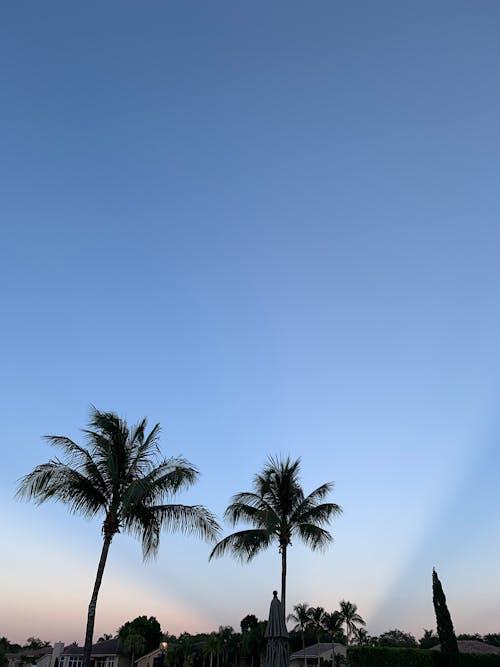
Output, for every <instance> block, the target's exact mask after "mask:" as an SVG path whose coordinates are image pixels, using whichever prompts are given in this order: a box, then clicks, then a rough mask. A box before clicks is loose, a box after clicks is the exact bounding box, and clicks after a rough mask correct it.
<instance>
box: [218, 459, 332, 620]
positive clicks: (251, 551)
mask: <svg viewBox="0 0 500 667" xmlns="http://www.w3.org/2000/svg"><path fill="white" fill-rule="evenodd" d="M299 471H300V459H297V460H296V461H291V460H290V457H288V458H286V459H285V460H279V459H276V458H273V457H270V458H269V459H268V461H267V464H266V465H265V466H264V468H263V470H262V472H260V473H258V474H257V475H255V477H254V480H253V491H243V492H242V493H237V494H236V495H234V496H233V497H232V499H231V500H232V502H231V504H230V505H229V506H228V507H227V509H226V511H225V513H224V516H225V518H226V519H227V520H229V522H230V523H231V524H232V526H233V527H234V526H235V525H236V524H237V523H238V522H239V521H247V522H248V523H250V524H252V525H253V526H254V528H250V529H246V530H241V531H239V532H236V533H233V534H231V535H228V536H227V537H225V538H224V539H223V540H221V541H220V542H218V543H217V544H216V545H215V547H214V548H213V549H212V552H211V554H210V557H209V559H212V558H214V557H218V556H222V555H223V554H225V553H226V552H230V553H231V554H232V555H234V556H236V557H237V558H240V559H242V560H246V561H247V562H248V561H250V560H252V558H253V557H254V556H255V555H256V554H258V553H259V551H262V550H263V549H266V548H267V547H269V546H270V545H271V544H277V545H278V550H279V553H280V554H281V605H282V609H283V618H286V614H285V608H286V568H287V549H288V547H289V546H291V544H292V537H299V538H300V539H301V540H302V541H303V542H305V544H307V545H308V546H310V547H311V548H312V549H313V550H314V549H321V548H325V547H326V546H327V545H328V544H329V543H330V542H332V540H333V538H332V536H331V535H330V533H329V532H328V531H327V530H326V529H325V528H324V527H323V526H325V525H327V524H328V522H329V521H330V519H331V518H333V517H334V516H335V515H338V514H340V513H341V511H342V510H341V509H340V507H339V506H338V505H336V504H335V503H322V502H320V501H322V500H323V499H324V498H325V496H326V495H327V494H328V493H329V492H330V491H331V490H332V489H333V484H332V483H331V482H328V483H326V484H322V485H321V486H319V487H318V488H317V489H315V490H314V491H312V493H310V494H309V495H308V496H304V492H303V490H302V487H301V485H300V481H299Z"/></svg>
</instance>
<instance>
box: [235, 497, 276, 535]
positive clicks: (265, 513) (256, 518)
mask: <svg viewBox="0 0 500 667" xmlns="http://www.w3.org/2000/svg"><path fill="white" fill-rule="evenodd" d="M224 518H225V519H226V520H228V521H229V522H231V524H232V525H233V526H235V525H236V524H237V523H238V522H239V521H247V522H248V523H251V524H253V525H254V526H257V527H259V528H267V529H272V528H275V527H276V526H277V525H279V517H278V516H277V515H276V513H275V512H274V511H273V509H272V508H271V507H268V506H267V505H266V504H265V503H262V507H253V506H252V505H247V504H245V503H233V504H232V505H229V507H227V508H226V511H225V512H224Z"/></svg>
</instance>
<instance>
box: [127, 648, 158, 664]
mask: <svg viewBox="0 0 500 667" xmlns="http://www.w3.org/2000/svg"><path fill="white" fill-rule="evenodd" d="M160 653H161V648H155V649H153V650H152V651H150V652H149V653H146V654H145V655H141V657H140V658H137V659H136V660H134V663H136V662H139V660H144V658H154V657H155V656H157V655H160Z"/></svg>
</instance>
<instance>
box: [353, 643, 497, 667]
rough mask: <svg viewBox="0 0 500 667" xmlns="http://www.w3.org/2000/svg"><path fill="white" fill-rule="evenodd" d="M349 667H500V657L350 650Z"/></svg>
mask: <svg viewBox="0 0 500 667" xmlns="http://www.w3.org/2000/svg"><path fill="white" fill-rule="evenodd" d="M347 662H348V665H349V667H500V654H498V653H459V654H458V655H453V654H452V655H450V654H446V653H441V651H426V650H423V649H418V648H388V647H375V646H373V647H371V646H350V647H349V648H348V650H347Z"/></svg>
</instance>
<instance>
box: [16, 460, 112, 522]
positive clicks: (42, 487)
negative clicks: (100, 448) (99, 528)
mask: <svg viewBox="0 0 500 667" xmlns="http://www.w3.org/2000/svg"><path fill="white" fill-rule="evenodd" d="M16 497H18V498H27V499H29V500H34V501H35V503H36V504H37V505H40V504H41V503H44V502H46V501H47V500H59V501H61V502H63V503H65V504H66V505H68V506H69V509H70V511H71V512H75V513H81V514H83V515H84V516H88V517H92V516H95V515H96V514H97V513H98V512H99V511H101V510H105V509H106V506H107V500H106V497H105V496H104V495H103V494H102V493H101V491H100V490H99V489H98V488H96V486H94V484H92V482H91V481H90V480H89V479H88V478H87V477H85V475H82V474H81V473H80V472H78V471H77V470H74V469H73V468H70V467H69V466H67V465H65V464H63V463H61V462H60V461H59V460H57V459H54V460H52V461H49V462H48V463H43V464H41V465H39V466H37V467H36V468H35V469H34V470H32V471H31V472H30V473H29V474H28V475H26V476H25V477H23V478H22V479H21V480H20V481H19V484H18V490H17V493H16Z"/></svg>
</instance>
